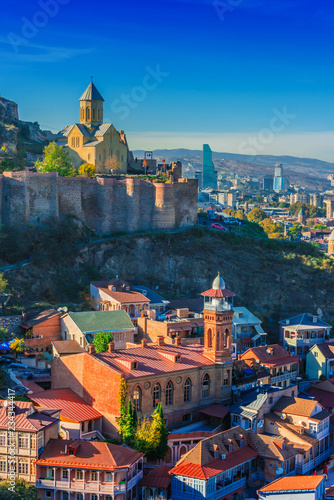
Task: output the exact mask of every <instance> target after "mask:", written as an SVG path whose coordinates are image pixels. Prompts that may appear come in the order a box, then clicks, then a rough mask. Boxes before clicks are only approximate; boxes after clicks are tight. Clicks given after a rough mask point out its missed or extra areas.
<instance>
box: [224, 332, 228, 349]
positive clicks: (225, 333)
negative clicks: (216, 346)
mask: <svg viewBox="0 0 334 500" xmlns="http://www.w3.org/2000/svg"><path fill="white" fill-rule="evenodd" d="M228 336H229V331H228V329H227V328H226V330H225V332H224V347H225V348H226V347H227V344H228Z"/></svg>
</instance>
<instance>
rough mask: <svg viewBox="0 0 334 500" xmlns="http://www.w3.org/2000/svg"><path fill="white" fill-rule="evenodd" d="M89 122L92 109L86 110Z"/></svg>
mask: <svg viewBox="0 0 334 500" xmlns="http://www.w3.org/2000/svg"><path fill="white" fill-rule="evenodd" d="M86 116H87V120H90V108H87V109H86Z"/></svg>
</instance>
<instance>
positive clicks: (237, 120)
mask: <svg viewBox="0 0 334 500" xmlns="http://www.w3.org/2000/svg"><path fill="white" fill-rule="evenodd" d="M50 9H51V10H50ZM46 11H48V13H46ZM1 19H2V22H1V34H0V68H1V71H0V95H2V96H4V97H6V98H8V99H12V100H14V101H16V102H18V104H19V112H20V117H21V119H23V120H29V121H38V122H39V123H40V124H41V126H42V127H43V128H48V129H52V130H59V129H61V128H62V127H63V126H65V125H67V124H71V123H74V122H76V121H78V120H79V112H78V109H79V102H78V99H79V97H80V95H81V94H82V92H83V91H84V90H85V88H86V86H87V85H88V83H89V81H90V76H91V75H93V76H94V83H95V84H96V86H97V87H98V89H99V91H100V92H101V94H102V95H103V96H104V98H105V101H106V102H105V121H106V122H112V123H113V124H114V125H115V126H116V128H118V129H124V130H125V132H126V133H127V136H128V141H129V145H130V147H131V148H132V149H137V148H142V149H153V148H156V147H161V148H163V147H167V148H173V147H189V148H196V149H200V148H201V146H202V143H203V142H208V143H210V145H211V147H212V149H214V150H216V151H228V152H235V153H238V152H247V151H248V152H249V153H250V152H251V151H250V148H251V149H255V152H256V153H257V154H267V153H268V154H292V155H296V156H297V155H298V156H313V157H317V158H320V159H324V160H327V161H333V162H334V132H333V131H334V124H333V117H334V97H333V96H334V92H333V91H334V65H333V53H334V50H333V49H334V31H333V28H332V27H333V23H334V9H333V4H332V1H331V0H317V1H316V0H312V1H311V0H195V1H190V0H174V1H172V0H156V1H155V2H153V1H151V2H148V1H146V0H142V1H141V2H138V1H132V0H131V1H127V0H125V1H123V2H114V1H112V2H106V1H105V2H103V3H102V2H97V3H95V4H94V2H87V1H85V0H84V1H78V0H39V1H38V0H37V1H35V0H30V1H29V2H26V1H23V0H12V1H11V2H6V4H5V5H3V6H2V8H1ZM157 71H158V73H159V72H160V76H158V77H155V78H154V77H152V74H153V75H154V74H156V72H157ZM128 96H130V98H129V97H128ZM129 99H130V100H129ZM277 113H278V114H283V115H284V116H287V117H288V118H285V119H283V121H281V122H280V123H279V125H278V123H277V120H276V122H275V123H276V126H275V127H273V126H272V124H273V119H274V118H275V117H276V116H277ZM245 150H247V151H245Z"/></svg>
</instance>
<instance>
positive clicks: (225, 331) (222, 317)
mask: <svg viewBox="0 0 334 500" xmlns="http://www.w3.org/2000/svg"><path fill="white" fill-rule="evenodd" d="M201 295H203V296H204V311H203V315H204V352H203V354H204V355H205V356H207V357H208V358H210V359H212V361H214V362H215V363H225V362H231V361H232V349H233V347H232V320H233V297H235V293H233V292H230V290H227V289H226V287H225V282H224V280H223V278H222V277H221V276H220V273H218V276H217V278H216V279H215V280H214V281H213V283H212V288H211V289H210V290H207V291H206V292H203V293H202V294H201Z"/></svg>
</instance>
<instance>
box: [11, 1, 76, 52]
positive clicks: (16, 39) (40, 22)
mask: <svg viewBox="0 0 334 500" xmlns="http://www.w3.org/2000/svg"><path fill="white" fill-rule="evenodd" d="M69 2H70V0H39V1H38V2H37V3H38V6H39V7H40V9H41V10H37V11H36V12H35V13H34V14H33V16H32V17H31V18H30V19H28V18H27V17H25V16H24V17H22V18H21V21H22V27H21V33H20V34H18V33H13V32H11V33H8V35H7V38H8V40H9V42H10V44H11V46H12V47H13V50H14V51H15V52H16V53H17V54H18V53H19V47H20V46H21V45H27V44H28V42H29V40H32V39H33V38H34V37H35V36H36V35H37V34H38V32H39V30H40V29H42V28H45V26H46V25H47V24H48V22H49V20H50V18H52V17H56V15H57V14H58V12H59V11H60V6H61V5H66V4H68V3H69Z"/></svg>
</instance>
